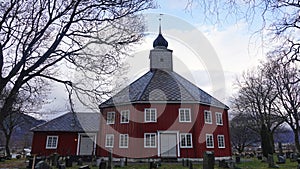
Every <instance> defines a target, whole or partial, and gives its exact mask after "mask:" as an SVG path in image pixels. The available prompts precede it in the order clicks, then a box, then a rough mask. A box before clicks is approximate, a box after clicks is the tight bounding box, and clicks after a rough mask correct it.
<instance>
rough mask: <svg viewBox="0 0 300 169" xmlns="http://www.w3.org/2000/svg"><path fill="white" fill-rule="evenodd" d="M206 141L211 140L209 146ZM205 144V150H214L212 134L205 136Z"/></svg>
mask: <svg viewBox="0 0 300 169" xmlns="http://www.w3.org/2000/svg"><path fill="white" fill-rule="evenodd" d="M208 139H209V140H211V145H208V143H209V142H208ZM205 143H206V148H214V135H213V134H206V136H205Z"/></svg>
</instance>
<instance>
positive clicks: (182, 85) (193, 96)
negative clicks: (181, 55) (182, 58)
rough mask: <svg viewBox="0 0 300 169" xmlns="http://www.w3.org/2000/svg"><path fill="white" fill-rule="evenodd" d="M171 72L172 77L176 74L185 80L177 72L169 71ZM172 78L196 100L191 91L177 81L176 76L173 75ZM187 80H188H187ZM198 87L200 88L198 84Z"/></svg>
mask: <svg viewBox="0 0 300 169" xmlns="http://www.w3.org/2000/svg"><path fill="white" fill-rule="evenodd" d="M171 74H172V77H174V76H173V74H175V75H178V76H179V77H180V78H182V79H184V80H186V79H185V78H184V77H182V76H181V75H179V74H178V73H176V72H171ZM174 79H175V80H176V81H177V82H178V83H179V84H180V85H181V86H182V87H183V88H184V89H185V90H186V91H187V92H188V93H189V94H190V95H191V96H192V98H194V99H195V100H198V98H195V97H194V96H193V95H192V93H191V92H190V91H189V90H188V89H187V88H186V87H185V86H184V85H183V84H181V83H180V82H179V81H178V79H176V77H174ZM186 81H188V80H186ZM188 82H189V81H188ZM196 87H197V88H198V89H200V88H199V87H198V86H196Z"/></svg>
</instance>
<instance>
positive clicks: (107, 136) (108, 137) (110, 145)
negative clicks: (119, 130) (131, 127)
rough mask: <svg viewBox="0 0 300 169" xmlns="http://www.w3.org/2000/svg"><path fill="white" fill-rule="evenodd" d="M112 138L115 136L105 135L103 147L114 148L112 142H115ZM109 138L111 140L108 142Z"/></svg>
mask: <svg viewBox="0 0 300 169" xmlns="http://www.w3.org/2000/svg"><path fill="white" fill-rule="evenodd" d="M114 137H115V136H114V135H113V134H106V136H105V147H108V148H112V147H114V141H115V139H114ZM110 138H111V140H108V139H110ZM109 142H111V144H109Z"/></svg>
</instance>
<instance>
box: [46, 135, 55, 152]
mask: <svg viewBox="0 0 300 169" xmlns="http://www.w3.org/2000/svg"><path fill="white" fill-rule="evenodd" d="M53 139H55V143H53ZM50 140H51V143H49V142H50ZM49 144H50V145H49ZM57 145H58V136H47V140H46V149H57Z"/></svg>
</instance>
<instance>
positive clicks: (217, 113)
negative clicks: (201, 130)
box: [216, 112, 223, 126]
mask: <svg viewBox="0 0 300 169" xmlns="http://www.w3.org/2000/svg"><path fill="white" fill-rule="evenodd" d="M218 115H220V118H221V122H222V123H219V122H218ZM216 124H217V125H219V126H223V114H222V113H221V112H216Z"/></svg>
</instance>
